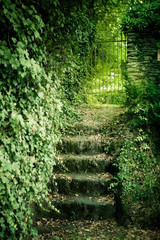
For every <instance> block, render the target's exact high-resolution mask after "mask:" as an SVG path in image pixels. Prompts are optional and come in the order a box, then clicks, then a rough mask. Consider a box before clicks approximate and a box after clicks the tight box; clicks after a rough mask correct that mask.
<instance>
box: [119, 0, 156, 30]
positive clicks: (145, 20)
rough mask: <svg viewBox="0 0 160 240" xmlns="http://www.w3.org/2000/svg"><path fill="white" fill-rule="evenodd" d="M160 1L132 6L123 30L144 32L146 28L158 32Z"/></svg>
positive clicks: (125, 19) (123, 24) (124, 21)
mask: <svg viewBox="0 0 160 240" xmlns="http://www.w3.org/2000/svg"><path fill="white" fill-rule="evenodd" d="M159 12H160V1H159V0H154V1H143V2H139V3H137V4H131V5H129V8H128V13H127V14H126V15H125V17H124V18H123V22H122V28H123V30H125V31H127V30H133V29H134V30H138V31H142V30H144V29H146V28H150V29H152V30H153V29H154V30H155V31H157V29H159V27H160V14H159Z"/></svg>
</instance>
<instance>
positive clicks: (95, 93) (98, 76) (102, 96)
mask: <svg viewBox="0 0 160 240" xmlns="http://www.w3.org/2000/svg"><path fill="white" fill-rule="evenodd" d="M126 58H127V39H126V36H125V35H124V34H123V33H122V32H120V31H119V32H116V34H113V35H112V36H105V37H104V36H103V38H102V37H101V38H98V39H97V41H96V42H95V43H94V45H93V46H92V49H91V51H90V54H89V57H88V58H87V60H86V61H87V72H86V77H87V85H86V86H87V87H86V94H87V95H88V96H90V97H91V98H96V99H97V100H98V101H99V102H101V103H121V102H122V101H123V100H124V97H125V91H124V74H123V72H124V71H123V70H124V67H125V63H126Z"/></svg>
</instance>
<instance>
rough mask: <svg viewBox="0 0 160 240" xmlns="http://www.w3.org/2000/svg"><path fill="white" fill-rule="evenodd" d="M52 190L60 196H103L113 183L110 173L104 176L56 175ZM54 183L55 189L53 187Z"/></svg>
mask: <svg viewBox="0 0 160 240" xmlns="http://www.w3.org/2000/svg"><path fill="white" fill-rule="evenodd" d="M53 180H54V182H53V185H52V186H53V190H55V189H56V188H57V191H58V192H59V193H62V194H66V195H69V194H72V193H83V194H86V195H91V196H100V195H105V194H107V193H108V192H109V186H110V184H111V182H112V181H113V176H112V175H111V174H110V173H105V174H84V173H83V174H76V173H71V174H56V175H55V176H54V179H53ZM55 183H56V187H54V186H55Z"/></svg>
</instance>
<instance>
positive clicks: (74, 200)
mask: <svg viewBox="0 0 160 240" xmlns="http://www.w3.org/2000/svg"><path fill="white" fill-rule="evenodd" d="M51 202H52V205H53V206H54V207H56V208H57V209H58V210H59V212H57V211H56V210H54V209H52V208H51V206H50V207H49V206H48V207H47V211H45V210H42V208H40V207H39V206H35V216H37V217H38V218H42V217H44V218H53V219H70V220H78V219H90V220H101V219H111V218H114V217H115V202H114V199H113V198H112V197H111V196H107V195H106V196H104V197H88V196H83V195H72V196H66V195H59V194H55V195H51ZM45 207H46V206H45Z"/></svg>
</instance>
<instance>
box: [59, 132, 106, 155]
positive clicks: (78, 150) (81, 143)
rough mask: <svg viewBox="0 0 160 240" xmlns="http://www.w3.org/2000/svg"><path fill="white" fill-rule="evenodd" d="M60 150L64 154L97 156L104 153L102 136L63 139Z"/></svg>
mask: <svg viewBox="0 0 160 240" xmlns="http://www.w3.org/2000/svg"><path fill="white" fill-rule="evenodd" d="M61 140H62V142H61V144H59V150H60V151H61V152H62V153H74V154H83V153H85V154H96V153H101V152H103V151H104V147H103V143H102V139H101V136H100V135H91V136H74V137H62V139H61Z"/></svg>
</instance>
